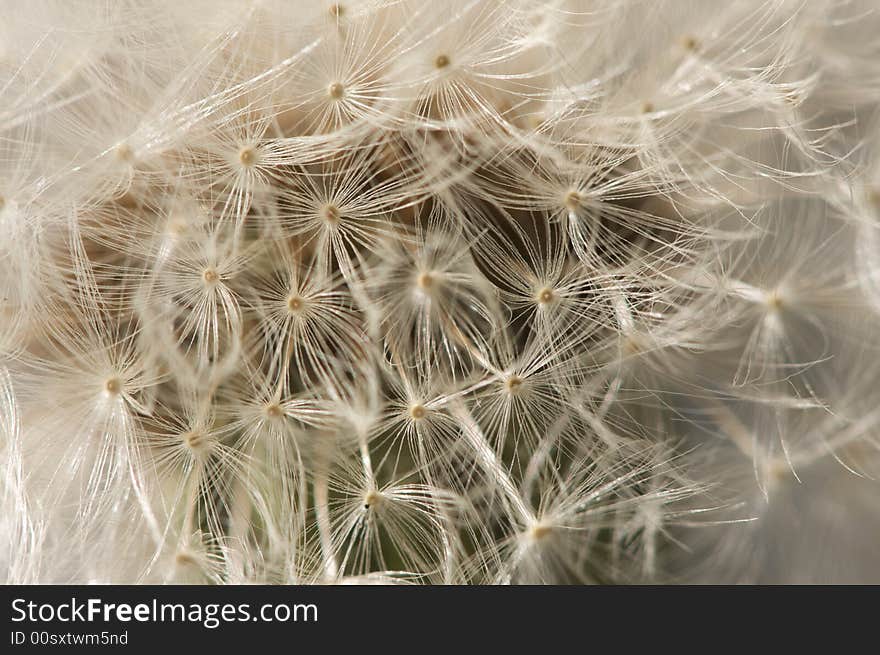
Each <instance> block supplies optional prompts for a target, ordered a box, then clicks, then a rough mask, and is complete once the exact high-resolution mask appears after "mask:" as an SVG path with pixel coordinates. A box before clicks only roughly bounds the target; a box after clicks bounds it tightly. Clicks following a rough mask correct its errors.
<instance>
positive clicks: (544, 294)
mask: <svg viewBox="0 0 880 655" xmlns="http://www.w3.org/2000/svg"><path fill="white" fill-rule="evenodd" d="M537 298H538V302H539V303H541V304H542V305H546V304H548V303H551V302H553V301H554V300H555V299H556V294H555V293H554V292H553V289H548V288H546V287H545V288H543V289H541V290H540V291H539V292H538V296H537Z"/></svg>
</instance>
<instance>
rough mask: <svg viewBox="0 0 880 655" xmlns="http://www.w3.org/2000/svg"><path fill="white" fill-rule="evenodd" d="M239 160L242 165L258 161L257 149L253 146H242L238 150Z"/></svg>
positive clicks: (249, 164)
mask: <svg viewBox="0 0 880 655" xmlns="http://www.w3.org/2000/svg"><path fill="white" fill-rule="evenodd" d="M238 161H240V162H241V165H242V166H253V165H254V164H256V163H257V151H256V150H254V149H253V148H251V147H245V148H242V149H241V150H240V151H239V152H238Z"/></svg>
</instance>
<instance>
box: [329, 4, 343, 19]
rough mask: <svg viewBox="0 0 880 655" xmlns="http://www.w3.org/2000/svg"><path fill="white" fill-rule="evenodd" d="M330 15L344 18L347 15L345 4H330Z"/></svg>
mask: <svg viewBox="0 0 880 655" xmlns="http://www.w3.org/2000/svg"><path fill="white" fill-rule="evenodd" d="M330 15H331V16H333V18H342V17H343V16H345V6H344V5H338V4H332V5H330Z"/></svg>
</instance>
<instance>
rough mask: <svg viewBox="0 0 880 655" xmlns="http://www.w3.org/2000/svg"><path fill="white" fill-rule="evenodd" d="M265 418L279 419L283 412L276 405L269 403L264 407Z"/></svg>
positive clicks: (279, 406)
mask: <svg viewBox="0 0 880 655" xmlns="http://www.w3.org/2000/svg"><path fill="white" fill-rule="evenodd" d="M266 416H268V417H269V418H281V417H282V416H284V410H282V409H281V405H279V404H278V403H269V404H268V405H266Z"/></svg>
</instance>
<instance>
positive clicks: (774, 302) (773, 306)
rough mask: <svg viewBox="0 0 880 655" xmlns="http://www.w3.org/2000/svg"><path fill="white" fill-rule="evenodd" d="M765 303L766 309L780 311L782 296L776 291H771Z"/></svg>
mask: <svg viewBox="0 0 880 655" xmlns="http://www.w3.org/2000/svg"><path fill="white" fill-rule="evenodd" d="M766 303H767V308H768V309H770V310H771V311H774V312H777V311H779V310H780V309H782V296H781V295H779V292H778V291H771V292H770V293H768V294H767V298H766Z"/></svg>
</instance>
